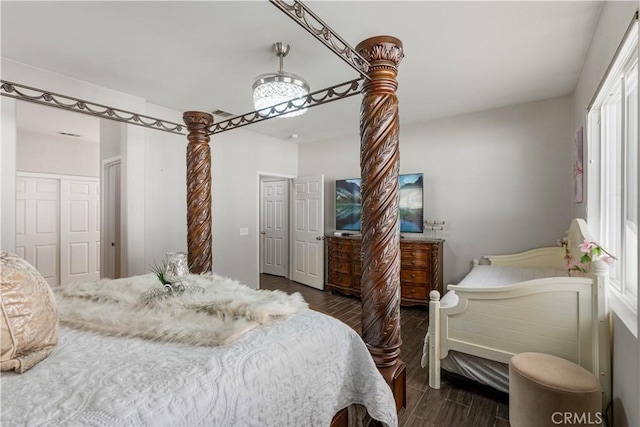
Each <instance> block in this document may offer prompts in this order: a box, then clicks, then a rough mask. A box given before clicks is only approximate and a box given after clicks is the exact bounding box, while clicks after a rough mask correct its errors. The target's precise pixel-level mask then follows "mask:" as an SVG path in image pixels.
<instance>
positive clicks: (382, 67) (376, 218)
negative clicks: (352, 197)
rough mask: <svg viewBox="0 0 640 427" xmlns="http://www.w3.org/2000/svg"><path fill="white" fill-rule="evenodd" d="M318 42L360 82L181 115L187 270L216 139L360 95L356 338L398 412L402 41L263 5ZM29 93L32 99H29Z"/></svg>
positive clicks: (202, 235)
mask: <svg viewBox="0 0 640 427" xmlns="http://www.w3.org/2000/svg"><path fill="white" fill-rule="evenodd" d="M270 2H271V3H272V4H274V5H275V6H276V7H278V8H279V9H280V10H281V11H282V12H284V13H285V14H287V15H288V16H289V17H290V18H291V19H293V20H294V21H295V22H296V23H298V24H299V25H301V26H302V27H303V28H304V29H305V30H307V31H308V32H309V33H311V34H312V35H313V36H314V37H316V38H317V39H318V40H319V41H320V42H322V43H323V44H325V46H327V47H328V48H329V49H330V50H331V51H333V52H334V53H335V54H336V55H338V56H339V57H340V58H341V59H342V60H344V61H345V62H346V63H348V64H349V65H350V66H351V67H352V68H354V69H355V70H356V71H358V73H359V74H360V76H361V78H358V79H355V80H352V81H348V82H345V83H341V84H338V85H335V86H332V87H329V88H326V89H322V90H319V91H316V92H313V93H311V94H309V95H307V96H305V97H302V98H298V99H295V100H291V101H289V102H285V103H283V104H278V105H275V106H272V107H268V108H266V109H263V110H260V111H259V112H258V111H254V112H251V113H247V114H244V115H241V116H237V117H234V118H231V119H229V120H227V121H224V122H220V123H217V124H214V122H213V116H212V115H211V114H209V113H206V112H199V111H187V112H185V113H184V115H183V119H184V123H185V125H186V130H187V140H188V145H187V249H188V261H189V265H190V266H191V271H192V272H193V273H196V274H199V273H205V272H210V271H212V269H213V259H212V244H213V241H212V240H213V239H212V216H211V151H210V146H209V142H210V137H211V135H213V134H216V133H220V132H224V131H228V130H231V129H235V128H237V127H241V126H246V125H249V124H252V123H256V122H259V121H262V120H267V119H270V118H273V117H277V116H279V115H281V114H284V112H285V110H286V111H287V112H290V111H291V109H303V108H310V107H314V106H317V105H321V104H324V103H327V102H331V101H334V100H338V99H343V98H346V97H350V96H353V95H356V94H358V93H362V95H363V98H362V104H361V111H360V135H361V145H360V168H361V177H362V251H363V253H362V257H363V261H362V307H363V315H362V338H363V340H364V342H365V343H366V345H367V348H368V350H369V352H370V353H371V355H372V357H373V360H374V362H375V364H376V366H377V367H378V369H379V371H380V372H381V373H382V375H383V377H384V379H385V380H386V381H387V383H388V384H389V385H390V387H391V389H392V391H393V394H394V397H395V401H396V409H397V410H398V411H399V410H400V409H401V408H402V407H404V406H405V405H406V378H405V364H404V362H403V361H402V360H401V359H400V358H399V356H400V345H401V344H402V341H401V336H400V305H399V303H400V287H399V283H400V227H399V206H398V205H399V187H398V175H399V166H400V158H399V116H398V99H397V97H396V89H397V86H398V84H397V80H396V77H397V73H398V65H399V63H400V61H401V60H402V58H403V56H404V54H403V46H402V42H401V41H400V40H398V39H397V38H395V37H391V36H377V37H372V38H369V39H366V40H364V41H362V42H361V43H359V44H358V45H357V46H356V48H355V49H354V48H352V47H351V46H350V45H349V44H348V43H346V42H345V41H344V40H343V39H342V38H341V37H340V36H339V35H337V34H336V33H335V32H334V31H333V30H332V29H331V28H330V27H329V26H328V25H326V24H325V23H324V22H323V21H322V20H321V19H320V18H319V17H318V16H316V15H315V14H314V13H313V12H312V11H311V10H310V9H309V8H308V7H307V6H305V5H304V4H303V3H301V2H300V1H297V0H294V1H293V3H292V4H288V3H285V2H284V1H281V0H270ZM34 93H35V94H34ZM1 94H2V95H3V96H9V97H13V98H16V99H19V100H25V101H29V102H36V103H40V104H43V105H49V106H53V107H57V108H63V109H67V110H70V111H75V112H80V113H83V114H90V115H93V116H98V117H100V118H106V119H110V120H116V121H120V122H124V123H128V124H134V125H138V126H144V127H147V128H151V129H157V130H162V131H165V132H171V133H177V134H182V135H184V132H183V128H184V126H183V125H181V124H178V123H172V122H169V121H166V120H161V119H157V118H153V117H149V116H145V115H141V114H136V113H132V112H129V111H124V110H119V109H117V108H114V107H108V106H104V105H100V104H95V103H92V102H90V101H85V100H80V99H76V98H72V97H68V96H65V95H60V94H56V93H53V92H47V91H42V90H40V89H36V88H32V87H29V86H24V85H20V84H17V83H12V82H7V81H2V87H1Z"/></svg>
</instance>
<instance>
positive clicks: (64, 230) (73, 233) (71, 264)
mask: <svg viewBox="0 0 640 427" xmlns="http://www.w3.org/2000/svg"><path fill="white" fill-rule="evenodd" d="M60 217H61V222H60V228H61V233H60V282H61V284H62V285H65V284H68V283H71V282H75V281H79V282H87V281H91V280H97V279H99V278H100V182H99V180H98V179H96V180H72V179H62V180H61V181H60Z"/></svg>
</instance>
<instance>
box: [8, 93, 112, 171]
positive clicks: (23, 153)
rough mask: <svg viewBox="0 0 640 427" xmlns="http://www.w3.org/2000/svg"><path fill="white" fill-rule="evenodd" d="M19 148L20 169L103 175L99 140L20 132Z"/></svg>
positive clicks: (18, 161) (17, 163) (17, 153)
mask: <svg viewBox="0 0 640 427" xmlns="http://www.w3.org/2000/svg"><path fill="white" fill-rule="evenodd" d="M18 114H20V103H18ZM69 114H73V113H69ZM16 149H17V150H16V157H17V160H16V169H17V170H18V171H20V172H39V173H55V174H61V175H80V176H92V177H99V176H100V145H99V144H97V143H95V142H90V141H83V140H80V139H77V138H72V137H65V136H56V135H43V134H39V133H33V132H24V131H19V132H18V144H17V147H16ZM79 159H81V161H78V160H79Z"/></svg>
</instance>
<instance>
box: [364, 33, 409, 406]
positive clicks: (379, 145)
mask: <svg viewBox="0 0 640 427" xmlns="http://www.w3.org/2000/svg"><path fill="white" fill-rule="evenodd" d="M356 50H357V51H358V53H359V54H360V55H362V56H363V57H364V58H365V59H366V60H367V61H369V63H370V67H369V70H368V75H369V77H370V78H371V79H370V80H368V81H366V82H365V83H364V85H363V89H362V93H363V95H364V98H363V100H362V107H361V110H360V172H361V177H362V189H361V194H362V255H363V259H362V282H361V288H362V302H363V303H362V338H363V339H364V341H365V343H366V344H367V347H368V348H369V352H370V353H371V355H372V356H373V360H374V361H375V363H376V366H377V367H378V369H379V370H380V372H381V373H382V375H383V376H384V377H385V379H386V380H387V382H388V383H389V385H390V386H391V388H392V390H393V392H394V395H395V397H396V406H397V409H398V410H399V409H400V408H401V407H403V406H405V404H406V397H405V396H406V382H405V364H404V362H402V360H400V359H399V356H400V345H401V344H402V339H401V336H400V211H399V185H398V176H399V171H400V152H399V139H398V134H399V130H400V126H399V116H398V98H397V97H396V89H397V88H398V83H397V81H396V76H397V74H398V64H399V63H400V61H401V59H402V57H403V52H402V42H401V41H400V40H398V39H397V38H395V37H391V36H378V37H372V38H369V39H367V40H364V41H362V42H361V43H360V44H358V46H356Z"/></svg>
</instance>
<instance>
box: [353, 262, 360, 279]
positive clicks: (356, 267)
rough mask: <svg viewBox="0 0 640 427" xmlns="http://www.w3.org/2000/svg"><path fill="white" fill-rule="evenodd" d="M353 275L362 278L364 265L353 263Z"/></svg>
mask: <svg viewBox="0 0 640 427" xmlns="http://www.w3.org/2000/svg"><path fill="white" fill-rule="evenodd" d="M353 274H354V275H355V276H360V275H361V274H362V263H361V262H354V263H353Z"/></svg>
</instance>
